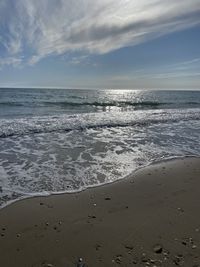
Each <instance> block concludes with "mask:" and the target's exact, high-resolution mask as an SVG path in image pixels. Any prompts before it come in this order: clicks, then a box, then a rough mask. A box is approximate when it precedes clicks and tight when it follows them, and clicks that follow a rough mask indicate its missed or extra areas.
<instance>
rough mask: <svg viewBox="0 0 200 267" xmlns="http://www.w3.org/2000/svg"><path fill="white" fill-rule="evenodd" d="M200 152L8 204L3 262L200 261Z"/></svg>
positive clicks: (1, 222) (2, 218) (0, 235)
mask: <svg viewBox="0 0 200 267" xmlns="http://www.w3.org/2000/svg"><path fill="white" fill-rule="evenodd" d="M199 166H200V159H199V158H182V159H175V160H170V161H164V162H159V163H155V164H152V165H149V166H147V167H145V168H142V169H140V170H138V171H136V172H134V173H133V174H132V175H130V176H128V177H127V178H126V179H123V180H118V181H117V182H114V183H111V184H106V185H102V186H99V187H94V188H88V189H87V190H84V191H81V192H78V193H70V194H67V193H66V194H59V195H50V196H46V197H32V198H26V199H23V200H19V201H17V202H14V203H12V204H10V205H9V206H6V207H4V208H3V209H1V210H0V248H1V257H0V266H3V267H13V266H20V267H23V266H31V267H42V266H48V264H49V266H58V267H66V266H69V267H70V266H76V262H77V260H78V258H79V257H81V258H83V260H84V261H85V262H86V264H87V266H108V267H109V266H119V265H121V266H175V265H180V266H191V267H193V266H200V215H199V214H198V211H199V208H200V203H199V202H198V196H199V193H200V189H199V188H200V186H199V185H200V167H199Z"/></svg>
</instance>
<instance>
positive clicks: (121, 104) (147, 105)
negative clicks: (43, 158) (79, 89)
mask: <svg viewBox="0 0 200 267" xmlns="http://www.w3.org/2000/svg"><path fill="white" fill-rule="evenodd" d="M70 98H77V99H81V98H80V97H70ZM177 105H179V106H184V107H187V106H189V107H191V106H194V107H196V106H199V105H200V103H199V102H195V101H190V102H184V103H173V102H156V101H139V102H135V101H107V102H99V101H94V102H73V101H72V102H70V101H36V102H33V101H31V102H29V101H24V102H23V101H22V102H19V101H18V102H13V101H8V102H0V106H10V107H13V106H32V107H38V106H39V107H40V106H42V107H48V106H58V107H59V106H60V107H62V108H67V107H77V108H78V107H84V106H85V107H89V106H90V107H95V108H106V107H117V108H126V107H133V108H135V109H159V108H172V107H173V106H174V107H177Z"/></svg>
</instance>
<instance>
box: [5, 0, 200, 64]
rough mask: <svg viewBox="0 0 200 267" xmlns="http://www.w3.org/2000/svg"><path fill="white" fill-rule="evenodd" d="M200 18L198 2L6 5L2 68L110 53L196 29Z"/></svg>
mask: <svg viewBox="0 0 200 267" xmlns="http://www.w3.org/2000/svg"><path fill="white" fill-rule="evenodd" d="M199 15H200V0H190V1H188V0H182V1H180V0H173V1H172V0H168V1H162V0H148V1H147V0H140V1H139V2H138V1H133V0H123V1H122V0H96V1H94V0H76V1H74V0H56V1H55V0H43V1H41V0H18V1H14V0H2V1H1V2H0V36H1V37H0V48H1V50H2V51H3V59H2V63H1V65H3V62H5V64H7V65H8V63H6V62H11V61H12V60H10V61H9V60H8V59H9V58H11V57H12V58H15V59H16V58H17V57H19V58H21V57H22V56H23V58H24V61H26V62H28V63H29V64H31V65H32V64H35V63H37V62H38V61H39V60H41V59H42V58H45V57H47V56H49V55H62V54H65V53H68V52H74V51H78V52H83V53H89V54H90V53H95V54H104V53H108V52H110V51H113V50H116V49H119V48H122V47H126V46H134V45H136V44H139V43H141V42H145V41H147V40H149V39H152V38H157V37H159V36H162V35H165V34H168V33H171V32H174V31H178V30H182V29H186V28H189V27H192V26H195V25H197V24H198V23H200V16H199ZM1 57H2V53H1ZM9 64H10V63H9Z"/></svg>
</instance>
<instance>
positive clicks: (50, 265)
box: [43, 263, 54, 267]
mask: <svg viewBox="0 0 200 267" xmlns="http://www.w3.org/2000/svg"><path fill="white" fill-rule="evenodd" d="M43 266H44V267H54V266H53V264H51V263H46V264H45V265H43Z"/></svg>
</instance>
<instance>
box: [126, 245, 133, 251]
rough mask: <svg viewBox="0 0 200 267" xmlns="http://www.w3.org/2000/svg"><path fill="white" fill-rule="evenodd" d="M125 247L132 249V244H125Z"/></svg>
mask: <svg viewBox="0 0 200 267" xmlns="http://www.w3.org/2000/svg"><path fill="white" fill-rule="evenodd" d="M125 248H127V249H130V250H132V249H133V246H131V245H125Z"/></svg>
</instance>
